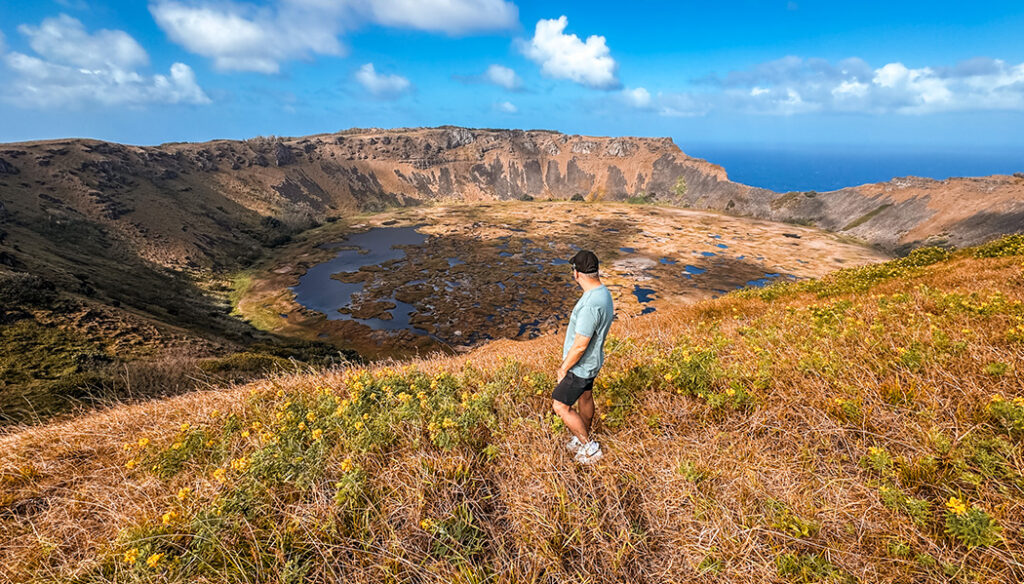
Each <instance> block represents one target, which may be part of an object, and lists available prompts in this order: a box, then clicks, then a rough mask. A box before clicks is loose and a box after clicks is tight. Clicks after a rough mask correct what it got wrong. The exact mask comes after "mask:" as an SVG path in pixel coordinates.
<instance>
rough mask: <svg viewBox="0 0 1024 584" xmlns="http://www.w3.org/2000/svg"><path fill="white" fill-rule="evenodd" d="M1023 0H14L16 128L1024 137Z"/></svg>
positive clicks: (8, 33) (949, 141)
mask: <svg viewBox="0 0 1024 584" xmlns="http://www.w3.org/2000/svg"><path fill="white" fill-rule="evenodd" d="M1022 38H1024V4H1022V3H1021V2H1020V1H1019V0H1016V1H1005V2H985V1H978V2H973V3H963V2H957V3H954V2H946V1H931V2H898V1H890V2H875V1H871V0H867V1H861V2H842V3H840V2H835V1H825V0H796V1H786V0H782V1H776V0H758V1H754V0H746V1H735V0H733V1H730V0H720V1H718V2H713V3H711V2H689V1H676V2H633V3H619V2H616V3H613V2H606V1H601V0H591V1H588V2H559V3H556V2H527V1H510V0H276V1H264V2H255V1H254V2H243V1H232V0H150V1H149V2H145V1H138V0H134V1H111V0H108V1H105V2H101V1H96V0H38V1H37V2H16V3H15V2H5V3H3V4H2V5H0V119H2V120H3V123H2V124H0V141H16V140H29V139H42V138H58V137H66V136H78V137H93V138H101V139H107V140H115V141H120V142H127V143H135V144H155V143H161V142H166V141H200V140H208V139H213V138H246V137H251V136H255V135H267V134H276V135H290V136H295V135H304V134H312V133H320V132H332V131H336V130H339V129H343V128H349V127H357V126H358V127H371V126H377V127H398V126H433V125H441V124H457V125H465V126H475V127H501V128H524V129H529V128H546V129H555V130H560V131H563V132H570V133H582V134H597V135H622V134H627V135H648V136H665V135H667V136H672V137H673V138H675V140H676V142H677V143H679V144H680V146H681V147H683V149H684V150H686V149H687V144H742V145H769V144H771V145H780V144H783V145H807V144H830V145H844V146H857V147H866V148H871V147H876V146H886V147H893V146H903V145H905V146H909V147H913V148H936V147H948V148H956V147H963V146H965V145H966V146H970V147H973V148H992V149H1010V150H1019V151H1024V131H1022V130H1024V40H1022Z"/></svg>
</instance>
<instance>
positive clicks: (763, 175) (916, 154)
mask: <svg viewBox="0 0 1024 584" xmlns="http://www.w3.org/2000/svg"><path fill="white" fill-rule="evenodd" d="M683 143H684V144H685V142H683ZM684 150H685V151H686V153H687V154H689V155H691V156H697V157H699V158H705V159H707V160H709V161H711V162H714V163H715V164H720V165H722V166H723V167H725V170H726V172H728V173H729V178H730V179H732V180H734V181H737V182H741V183H744V184H748V185H753V186H757V187H763V188H766V189H771V190H773V191H779V192H787V191H811V190H813V191H832V190H836V189H841V188H843V187H852V186H857V185H862V184H865V183H874V182H882V181H887V180H891V179H893V178H895V177H900V176H923V177H928V178H934V179H939V180H941V179H945V178H949V177H952V176H986V175H990V174H1013V173H1015V172H1024V151H1021V149H1020V148H1016V149H998V148H962V149H935V148H930V149H927V150H924V149H922V148H921V147H920V146H918V147H914V148H899V147H895V146H882V147H877V148H854V147H843V146H813V147H812V146H773V145H756V146H753V145H752V146H737V145H703V146H702V145H693V146H691V147H687V148H684Z"/></svg>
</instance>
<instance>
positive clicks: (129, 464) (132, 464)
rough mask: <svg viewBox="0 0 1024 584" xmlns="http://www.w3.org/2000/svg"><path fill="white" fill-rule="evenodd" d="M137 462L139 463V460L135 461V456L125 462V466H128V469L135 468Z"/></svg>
mask: <svg viewBox="0 0 1024 584" xmlns="http://www.w3.org/2000/svg"><path fill="white" fill-rule="evenodd" d="M136 464H138V463H137V462H136V461H135V459H134V458H132V459H130V460H129V461H128V462H126V463H124V466H125V468H127V469H133V468H135V465H136Z"/></svg>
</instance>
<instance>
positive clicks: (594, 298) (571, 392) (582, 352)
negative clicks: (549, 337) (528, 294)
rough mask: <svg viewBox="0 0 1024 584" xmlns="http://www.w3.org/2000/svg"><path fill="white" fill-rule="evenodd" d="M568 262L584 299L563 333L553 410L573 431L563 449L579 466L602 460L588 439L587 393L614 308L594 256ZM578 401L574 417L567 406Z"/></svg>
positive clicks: (580, 255) (600, 359) (584, 255)
mask: <svg viewBox="0 0 1024 584" xmlns="http://www.w3.org/2000/svg"><path fill="white" fill-rule="evenodd" d="M569 263H570V264H571V265H572V279H573V280H574V281H575V282H576V283H577V284H579V286H580V288H582V289H583V296H581V297H580V299H579V301H577V302H576V306H575V307H574V308H573V309H572V316H571V317H569V328H568V329H567V330H566V331H565V342H564V343H563V345H562V365H561V367H559V368H558V385H557V386H555V389H554V391H553V392H551V398H552V408H553V409H554V410H555V413H556V414H558V415H559V416H560V417H561V418H562V421H563V422H565V425H566V427H568V428H569V431H570V432H572V435H573V436H572V439H571V440H569V443H568V444H566V448H568V449H569V451H570V452H573V453H575V454H576V460H577V461H579V462H580V463H582V464H591V463H593V462H597V461H598V460H600V459H601V457H602V456H603V455H604V453H603V452H601V445H600V444H598V443H597V442H594V441H593V440H591V438H590V424H591V422H592V421H593V419H594V396H593V394H592V391H591V390H592V389H593V387H594V378H595V377H597V372H598V371H600V370H601V365H602V364H603V363H604V339H605V337H606V336H607V335H608V329H609V327H611V325H612V317H613V316H614V314H615V309H614V307H613V306H612V295H611V293H610V292H608V288H606V287H605V286H604V284H602V283H601V278H600V277H599V276H598V273H597V256H596V255H594V252H592V251H585V250H584V251H580V252H579V253H577V254H576V255H575V256H573V258H572V259H571V260H569ZM577 401H579V404H580V405H579V408H578V409H579V412H574V411H573V409H572V406H573V404H575V403H576V402H577Z"/></svg>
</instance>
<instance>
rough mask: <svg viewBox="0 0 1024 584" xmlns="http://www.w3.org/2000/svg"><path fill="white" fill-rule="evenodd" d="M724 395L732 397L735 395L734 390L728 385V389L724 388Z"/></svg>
mask: <svg viewBox="0 0 1024 584" xmlns="http://www.w3.org/2000/svg"><path fill="white" fill-rule="evenodd" d="M725 395H727V396H729V397H732V396H734V395H736V390H735V389H733V388H731V387H730V388H729V389H727V390H725Z"/></svg>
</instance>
